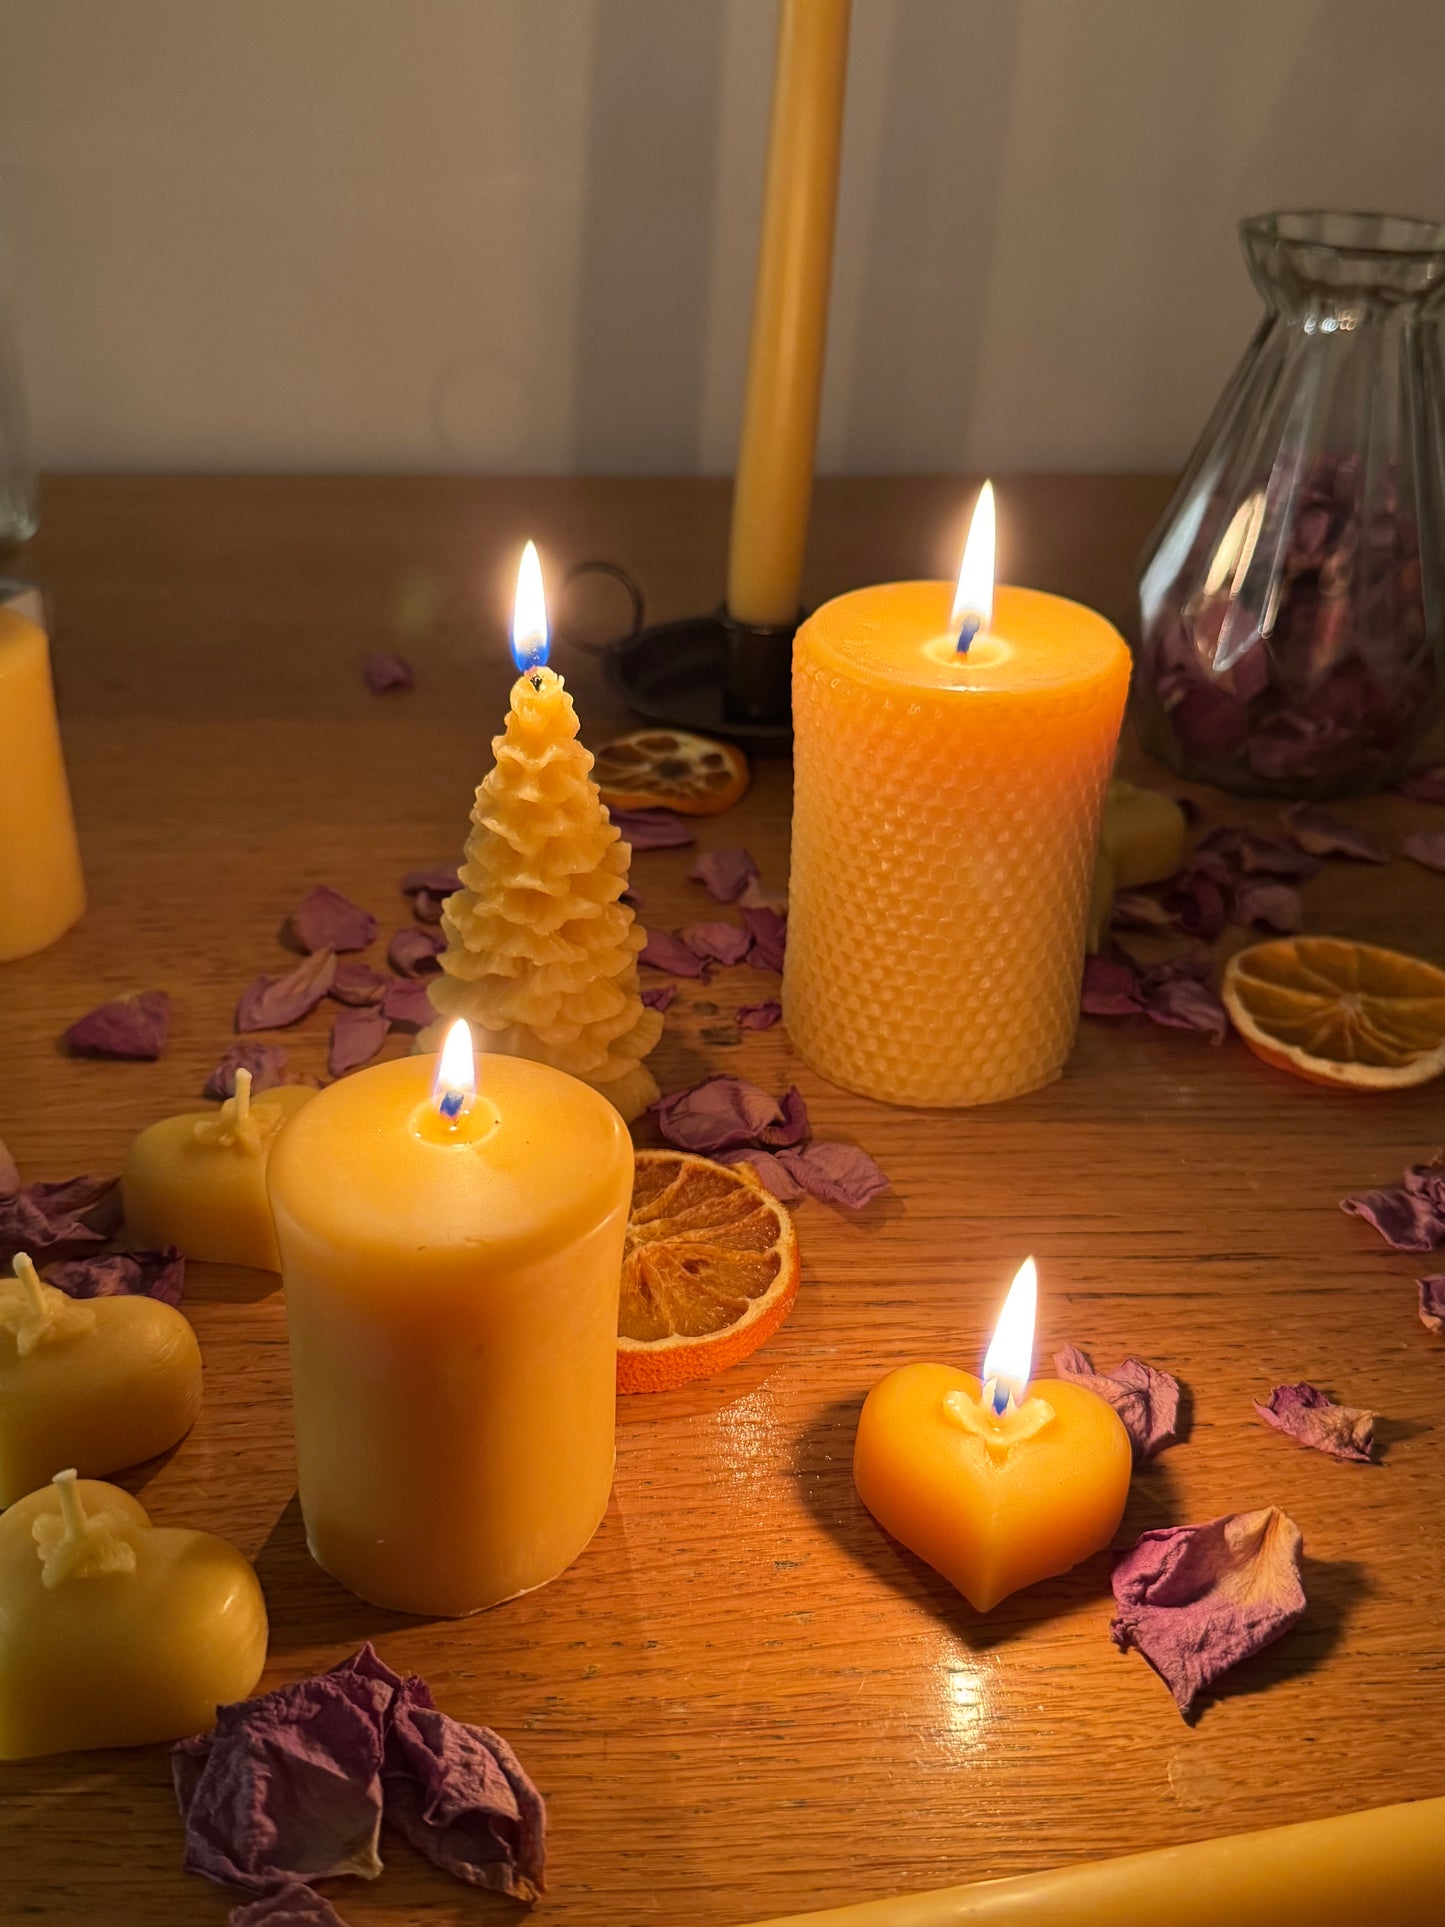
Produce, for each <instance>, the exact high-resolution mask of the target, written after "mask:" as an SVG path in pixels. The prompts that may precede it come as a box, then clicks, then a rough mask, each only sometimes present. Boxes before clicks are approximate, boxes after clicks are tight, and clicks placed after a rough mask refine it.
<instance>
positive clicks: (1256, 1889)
mask: <svg viewBox="0 0 1445 1927" xmlns="http://www.w3.org/2000/svg"><path fill="white" fill-rule="evenodd" d="M1442 1893H1445V1799H1436V1800H1417V1801H1414V1802H1411V1803H1408V1804H1405V1805H1401V1806H1393V1807H1375V1808H1373V1809H1371V1810H1369V1811H1368V1812H1365V1813H1346V1814H1341V1815H1340V1816H1339V1817H1338V1818H1336V1819H1332V1820H1302V1821H1299V1822H1297V1823H1296V1824H1295V1825H1293V1826H1286V1827H1268V1828H1265V1829H1264V1830H1263V1831H1261V1832H1259V1833H1237V1834H1229V1835H1225V1836H1224V1837H1222V1838H1220V1839H1217V1840H1197V1841H1193V1842H1191V1844H1190V1845H1188V1846H1184V1847H1160V1848H1158V1849H1156V1850H1155V1851H1154V1852H1152V1853H1131V1854H1127V1855H1125V1856H1124V1857H1123V1858H1122V1859H1119V1860H1099V1861H1089V1862H1085V1863H1082V1864H1080V1865H1078V1866H1073V1867H1058V1868H1056V1869H1054V1870H1053V1871H1052V1872H1049V1873H1033V1874H1024V1875H1021V1876H1019V1877H1018V1878H1016V1879H1012V1880H986V1881H982V1882H979V1883H977V1884H976V1885H973V1886H968V1887H944V1888H941V1889H939V1890H937V1891H936V1892H933V1893H922V1894H900V1895H898V1896H897V1897H896V1898H894V1899H891V1900H869V1901H864V1902H862V1903H861V1904H860V1905H858V1906H855V1907H834V1908H830V1909H829V1910H828V1911H827V1912H825V1913H814V1914H789V1915H788V1916H787V1918H786V1919H779V1920H771V1921H764V1922H759V1923H758V1924H757V1927H1224V1924H1225V1923H1227V1924H1228V1927H1359V1923H1360V1922H1361V1921H1380V1922H1382V1923H1386V1922H1387V1923H1388V1927H1436V1923H1438V1921H1439V1919H1440V1912H1441V1906H1440V1900H1441V1894H1442Z"/></svg>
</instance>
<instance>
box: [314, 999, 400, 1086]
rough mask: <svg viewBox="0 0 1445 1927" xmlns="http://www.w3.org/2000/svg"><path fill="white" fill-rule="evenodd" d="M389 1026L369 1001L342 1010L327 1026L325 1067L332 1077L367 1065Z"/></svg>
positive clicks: (385, 1037)
mask: <svg viewBox="0 0 1445 1927" xmlns="http://www.w3.org/2000/svg"><path fill="white" fill-rule="evenodd" d="M390 1029H391V1025H390V1023H389V1022H388V1020H387V1018H386V1017H385V1016H384V1015H383V1013H382V1012H381V1011H380V1010H378V1009H377V1008H376V1007H375V1006H374V1005H372V1004H362V1005H360V1006H359V1007H358V1008H356V1009H355V1010H343V1011H342V1012H341V1014H340V1015H339V1016H338V1017H337V1019H336V1022H335V1023H334V1024H333V1025H332V1026H331V1042H330V1044H329V1045H328V1047H327V1051H326V1068H327V1070H329V1071H330V1073H331V1075H332V1076H333V1077H344V1076H345V1075H346V1073H347V1072H348V1071H355V1070H360V1068H361V1066H362V1065H363V1064H369V1063H370V1062H371V1060H372V1058H373V1057H375V1056H376V1053H377V1052H378V1051H379V1050H380V1049H381V1047H382V1045H383V1044H384V1043H385V1042H386V1039H387V1033H388V1032H389V1031H390Z"/></svg>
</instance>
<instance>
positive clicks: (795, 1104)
mask: <svg viewBox="0 0 1445 1927" xmlns="http://www.w3.org/2000/svg"><path fill="white" fill-rule="evenodd" d="M778 1110H779V1112H780V1115H779V1117H778V1118H777V1120H776V1121H775V1122H774V1123H772V1124H765V1125H764V1126H763V1128H762V1130H761V1131H759V1132H758V1143H759V1144H766V1145H769V1146H771V1147H772V1149H773V1150H776V1149H777V1148H778V1146H779V1145H780V1144H801V1143H802V1141H803V1139H804V1138H805V1137H806V1136H807V1135H808V1106H807V1105H806V1103H805V1102H804V1101H803V1093H802V1092H801V1091H800V1090H799V1089H798V1087H797V1085H796V1084H790V1085H789V1086H788V1088H787V1090H785V1091H784V1092H783V1094H782V1096H781V1097H780V1098H779V1099H778Z"/></svg>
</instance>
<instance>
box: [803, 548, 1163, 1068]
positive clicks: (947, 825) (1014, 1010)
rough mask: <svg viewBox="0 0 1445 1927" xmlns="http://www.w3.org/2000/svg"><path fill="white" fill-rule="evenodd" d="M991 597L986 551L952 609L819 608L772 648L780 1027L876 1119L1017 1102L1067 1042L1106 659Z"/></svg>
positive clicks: (919, 594)
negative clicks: (785, 847)
mask: <svg viewBox="0 0 1445 1927" xmlns="http://www.w3.org/2000/svg"><path fill="white" fill-rule="evenodd" d="M990 547H991V545H990ZM970 554H971V558H972V559H973V560H978V557H977V554H976V551H975V550H973V549H971V552H970ZM991 596H992V555H991V553H990V554H989V555H988V556H987V571H986V573H984V574H983V575H982V579H981V583H980V584H976V585H971V584H970V583H969V582H968V581H967V580H966V579H965V578H964V577H961V578H960V584H959V590H958V592H957V593H955V591H954V589H953V586H952V585H951V584H949V583H946V582H895V583H888V584H884V585H883V586H881V587H878V588H872V589H859V590H855V591H854V592H853V593H852V594H851V595H844V596H839V597H838V598H837V599H836V600H835V601H833V602H829V603H826V604H825V605H824V606H823V607H822V608H821V609H819V610H818V612H817V614H816V615H814V616H812V617H810V618H809V620H808V621H807V622H805V623H804V624H803V626H802V628H801V629H800V630H799V631H798V635H797V640H796V642H795V644H794V648H793V731H794V750H793V761H794V769H795V772H796V774H795V789H794V802H793V845H792V874H791V878H790V882H789V888H788V901H789V911H788V947H787V962H786V966H785V969H784V973H783V1015H784V1019H785V1021H786V1023H787V1026H788V1031H789V1034H790V1036H791V1038H792V1041H793V1043H794V1044H795V1045H796V1047H797V1048H798V1050H799V1051H800V1052H801V1053H802V1055H803V1057H804V1058H806V1060H807V1061H808V1063H809V1064H811V1065H812V1067H813V1069H814V1070H816V1071H819V1072H820V1073H821V1074H822V1075H823V1076H824V1077H826V1078H828V1079H830V1080H831V1081H832V1082H833V1083H835V1084H841V1085H843V1086H844V1087H845V1088H846V1089H848V1090H854V1091H861V1092H862V1093H863V1095H864V1096H866V1097H876V1098H882V1099H883V1100H885V1101H886V1102H888V1103H893V1104H918V1105H951V1104H986V1103H990V1102H992V1101H994V1100H995V1099H999V1098H1006V1097H1016V1096H1018V1095H1019V1094H1020V1093H1021V1092H1024V1091H1031V1090H1036V1089H1038V1088H1039V1087H1040V1086H1041V1085H1044V1084H1047V1083H1049V1082H1051V1081H1052V1080H1053V1079H1054V1078H1056V1077H1057V1076H1058V1075H1059V1073H1060V1071H1061V1070H1062V1069H1063V1066H1064V1061H1065V1059H1066V1058H1067V1057H1068V1054H1069V1051H1070V1048H1071V1046H1072V1044H1073V1039H1074V1031H1075V1027H1076V1024H1077V1022H1078V1010H1079V981H1080V975H1081V972H1082V968H1083V958H1084V924H1085V916H1086V913H1087V910H1088V904H1089V893H1090V885H1091V881H1092V877H1093V871H1094V854H1095V851H1096V849H1097V847H1098V840H1099V822H1100V814H1101V811H1102V809H1103V803H1104V793H1105V790H1106V788H1107V786H1108V781H1109V772H1110V770H1111V768H1112V766H1113V761H1114V750H1115V745H1116V743H1117V740H1118V735H1119V725H1120V722H1121V720H1122V718H1123V714H1124V698H1125V695H1126V693H1127V691H1128V686H1129V653H1128V650H1127V649H1126V648H1125V646H1124V642H1123V639H1122V638H1121V637H1120V635H1119V634H1118V632H1117V630H1115V629H1114V628H1113V627H1112V626H1111V625H1110V624H1109V623H1107V622H1106V621H1105V620H1104V619H1103V617H1102V616H1099V615H1095V614H1094V613H1093V611H1092V610H1089V609H1085V608H1083V607H1081V606H1080V605H1079V604H1078V603H1075V602H1066V601H1064V600H1063V599H1062V598H1060V597H1058V596H1051V595H1042V594H1039V593H1037V592H1036V591H1033V590H1029V589H1011V588H1000V589H999V590H998V592H997V596H996V598H995V599H994V600H993V606H992V610H991V611H990V609H989V608H988V602H989V600H990V597H991ZM975 627H976V633H975V634H973V638H972V640H971V642H970V646H969V647H968V649H967V652H966V653H965V652H963V651H961V650H960V649H959V648H958V646H957V644H958V639H959V636H960V633H961V632H968V631H971V630H974V629H975Z"/></svg>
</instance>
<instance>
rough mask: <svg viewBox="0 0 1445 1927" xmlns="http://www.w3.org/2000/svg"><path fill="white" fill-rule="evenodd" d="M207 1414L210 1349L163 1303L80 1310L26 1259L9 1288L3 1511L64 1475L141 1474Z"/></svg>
mask: <svg viewBox="0 0 1445 1927" xmlns="http://www.w3.org/2000/svg"><path fill="white" fill-rule="evenodd" d="M200 1410H201V1348H200V1346H199V1345H198V1344H197V1343H196V1334H195V1333H194V1331H192V1329H191V1326H190V1321H189V1320H188V1319H186V1318H184V1317H183V1316H182V1315H181V1313H180V1312H178V1311H177V1310H176V1309H175V1307H174V1306H173V1305H166V1304H162V1303H161V1301H160V1300H159V1299H158V1298H144V1297H135V1298H94V1299H91V1300H89V1301H88V1302H86V1303H84V1304H78V1303H77V1302H76V1301H75V1300H74V1299H73V1298H69V1297H67V1296H66V1294H65V1293H64V1292H63V1291H57V1290H56V1289H55V1287H54V1286H53V1285H47V1284H44V1283H43V1282H42V1281H41V1279H40V1278H39V1277H38V1275H37V1274H36V1270H35V1266H34V1265H33V1264H32V1263H31V1261H30V1259H29V1258H28V1257H27V1256H26V1255H25V1254H24V1253H23V1252H22V1253H21V1254H20V1255H19V1256H18V1257H17V1258H16V1260H15V1276H14V1277H13V1278H11V1279H7V1280H5V1281H4V1282H3V1283H0V1505H13V1504H14V1502H15V1501H16V1500H17V1499H20V1498H23V1497H24V1496H25V1494H26V1493H27V1492H33V1491H34V1490H35V1488H36V1487H37V1486H39V1485H44V1483H45V1482H46V1480H47V1479H49V1478H51V1477H52V1476H53V1474H54V1472H55V1468H56V1467H57V1466H58V1465H73V1466H76V1467H77V1468H78V1469H79V1470H80V1471H81V1472H83V1473H85V1474H86V1475H87V1476H91V1475H99V1474H100V1473H104V1472H119V1471H120V1469H121V1467H122V1466H126V1465H139V1464H140V1462H141V1460H142V1459H150V1458H154V1457H155V1455H156V1453H157V1452H165V1451H167V1450H168V1449H169V1448H170V1447H171V1446H173V1445H174V1444H175V1443H176V1442H177V1440H179V1439H182V1438H184V1437H185V1435H186V1433H187V1432H189V1431H190V1429H191V1427H192V1426H193V1425H194V1424H195V1422H196V1419H197V1417H198V1415H199V1413H200Z"/></svg>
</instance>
